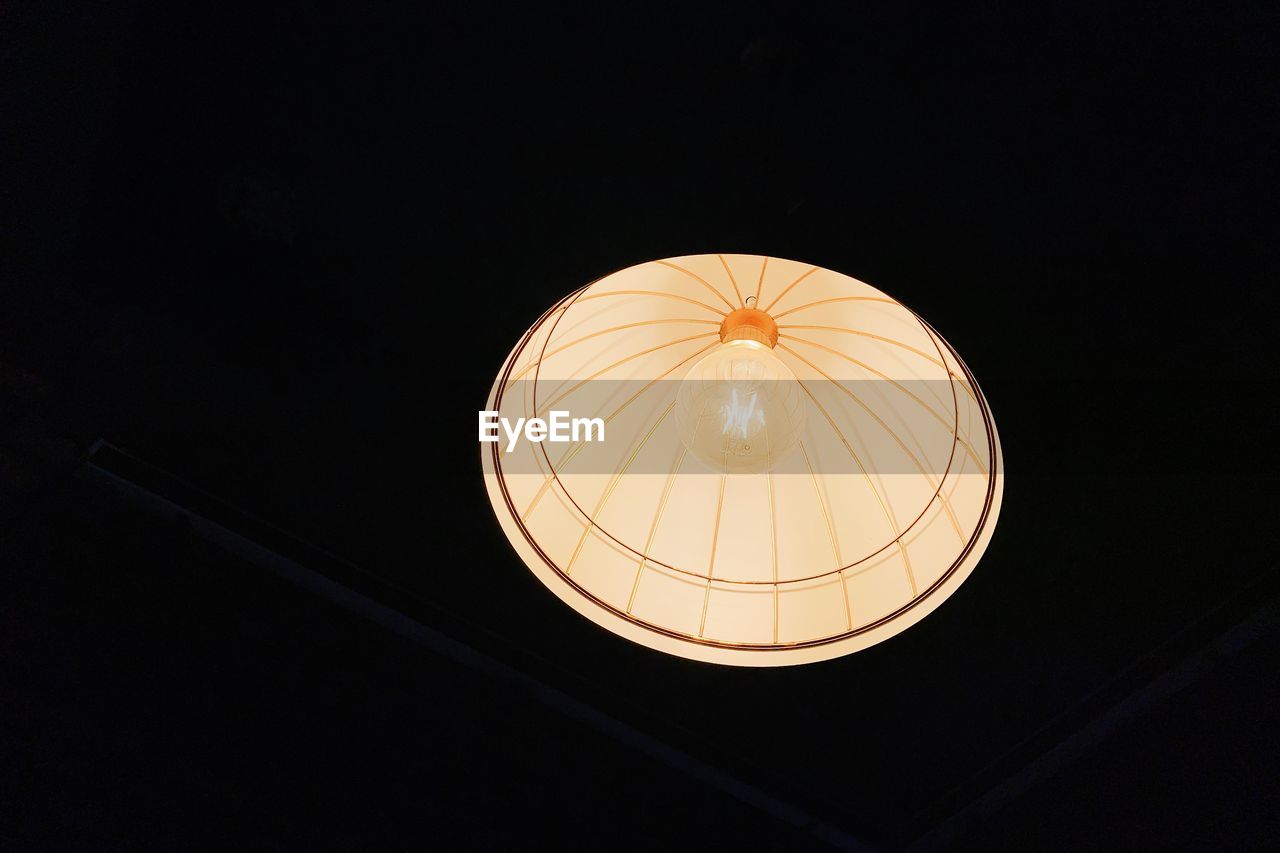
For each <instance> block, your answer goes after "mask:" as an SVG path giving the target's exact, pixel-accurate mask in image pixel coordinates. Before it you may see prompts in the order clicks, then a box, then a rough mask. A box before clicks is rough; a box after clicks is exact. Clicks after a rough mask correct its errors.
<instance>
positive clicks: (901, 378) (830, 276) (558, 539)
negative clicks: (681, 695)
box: [481, 254, 1003, 666]
mask: <svg viewBox="0 0 1280 853" xmlns="http://www.w3.org/2000/svg"><path fill="white" fill-rule="evenodd" d="M486 410H487V411H489V412H492V413H496V415H495V417H498V418H501V419H502V420H503V421H504V422H507V423H524V424H530V423H533V422H535V420H536V421H538V422H541V423H542V425H543V427H545V424H546V422H547V421H549V420H554V419H556V418H559V419H561V421H562V422H561V423H559V426H561V427H563V429H558V430H557V429H556V428H555V427H556V425H554V424H553V425H552V427H551V428H549V429H548V428H540V429H539V430H537V431H534V430H526V432H525V440H523V441H520V440H512V441H506V440H505V439H502V440H497V441H487V442H485V443H482V444H481V459H482V464H483V469H484V476H485V483H486V486H487V488H488V492H489V496H490V500H491V502H492V504H493V508H494V512H495V513H496V514H497V517H498V520H499V522H500V524H501V526H502V529H503V532H504V533H505V534H506V536H507V538H508V539H509V540H510V542H511V544H512V546H513V547H514V548H515V551H516V553H517V554H518V555H519V556H520V558H521V559H522V560H523V562H524V563H525V565H526V566H528V568H529V569H530V570H531V571H532V572H533V573H534V575H535V576H536V577H537V578H538V579H539V580H540V581H541V582H542V583H543V584H545V585H546V586H547V587H548V588H549V589H550V590H551V591H552V592H554V593H555V594H556V595H557V596H558V597H559V598H560V599H561V600H563V601H564V602H565V603H567V604H568V605H569V606H571V607H572V608H574V609H575V610H577V611H578V612H579V613H581V614H582V615H584V616H586V617H587V618H589V619H591V620H592V621H594V622H596V623H597V624H599V625H601V626H603V627H604V628H606V629H608V630H610V631H612V632H613V633H615V634H618V635H620V636H622V637H625V638H627V639H629V640H632V641H634V642H637V643H640V644H643V645H645V646H649V647H651V648H653V649H657V650H660V651H663V652H667V653H670V654H675V655H680V656H683V657H687V658H692V659H695V660H701V661H708V662H713V663H720V664H732V665H740V666H778V665H788V664H798V663H808V662H813V661H818V660H824V659H828V658H833V657H838V656H840V655H844V654H848V653H850V652H854V651H857V650H859V649H863V648H866V647H867V646H870V645H873V644H875V643H877V642H880V641H881V640H884V639H886V638H888V637H891V636H893V635H894V634H896V633H898V632H900V631H903V630H905V629H906V628H908V627H910V626H911V625H912V624H914V623H916V622H917V621H919V620H920V619H921V618H923V617H924V616H925V615H927V614H928V613H929V612H931V611H932V610H933V609H934V608H936V607H938V605H940V604H941V603H942V602H943V601H944V600H945V599H946V598H947V597H948V596H950V595H951V594H952V593H953V592H954V591H955V590H956V589H957V588H958V587H959V585H960V584H961V583H962V582H963V581H964V580H965V578H966V577H968V575H969V573H970V572H971V571H972V570H973V568H974V566H975V565H976V564H977V562H978V560H979V558H980V557H981V556H982V553H983V551H984V550H985V548H986V546H987V543H988V542H989V540H990V538H991V535H992V531H993V529H994V526H995V522H996V517H997V515H998V513H999V509H1000V498H1001V492H1002V488H1003V460H1002V458H1001V453H1000V444H999V439H998V437H997V435H996V429H995V423H994V421H993V420H992V417H991V412H990V409H989V407H988V405H987V402H986V400H985V398H984V397H983V395H982V392H981V390H980V389H979V387H978V384H977V382H976V380H975V379H974V377H973V375H972V374H971V373H970V371H969V369H968V368H967V367H966V366H965V364H964V362H963V361H962V360H961V359H960V356H959V355H958V354H957V353H956V352H955V350H954V349H953V348H952V347H951V346H950V345H949V344H948V343H947V342H946V341H945V340H944V339H943V338H942V336H941V335H939V334H938V333H937V332H936V331H935V330H934V329H933V328H932V327H931V326H929V324H928V323H926V322H925V321H924V320H923V319H921V318H920V317H918V316H917V315H915V314H914V313H913V312H912V311H911V310H910V309H908V308H907V307H905V306H904V305H903V304H902V303H900V302H898V301H897V300H896V299H893V298H892V297H889V296H887V295H886V294H884V293H883V292H881V291H879V290H877V289H875V288H874V287H871V286H870V285H868V284H865V283H863V282H860V281H858V280H856V279H853V278H850V277H849V276H846V275H842V274H840V273H836V272H832V271H830V270H826V269H822V268H820V267H816V266H813V265H810V264H802V263H798V262H795V261H788V260H783V259H779V258H770V257H762V256H757V255H732V254H724V255H695V256H687V257H679V258H668V259H665V260H659V261H652V262H649V263H644V264H639V265H637V266H634V267H629V268H627V269H624V270H620V271H618V272H616V273H613V274H611V275H608V276H605V277H603V278H601V279H598V280H597V281H595V282H593V283H591V284H589V285H587V286H585V287H583V288H581V289H579V290H577V291H575V292H573V293H571V294H569V295H568V296H566V297H565V298H563V299H561V300H560V301H559V302H557V303H556V304H555V305H553V306H551V308H550V309H549V310H548V311H547V312H546V313H545V314H544V315H543V316H542V317H540V318H539V319H538V321H537V322H536V323H534V325H533V326H532V328H530V329H529V330H528V332H526V333H525V334H524V335H523V336H522V337H521V339H520V340H519V341H518V342H516V345H515V347H514V348H513V349H512V351H511V353H510V354H509V355H508V356H507V359H506V361H505V362H504V363H503V365H502V369H501V370H500V371H499V373H498V376H497V378H496V379H495V381H494V384H493V387H492V389H491V391H490V394H489V399H488V404H487V406H486ZM553 413H559V414H554V417H553ZM587 422H592V423H594V424H595V425H597V426H598V429H597V430H596V434H595V435H593V434H592V430H591V429H590V428H589V427H586V428H584V429H582V430H579V429H578V428H577V425H578V424H582V425H584V426H585V425H586V424H587ZM570 423H573V424H574V426H573V428H572V429H570V427H569V424H570ZM530 439H531V440H530Z"/></svg>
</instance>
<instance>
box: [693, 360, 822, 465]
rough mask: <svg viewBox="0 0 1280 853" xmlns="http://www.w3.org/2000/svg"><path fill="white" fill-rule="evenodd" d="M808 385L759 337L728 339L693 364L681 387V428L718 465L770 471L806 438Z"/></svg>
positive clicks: (706, 461) (695, 450) (708, 460)
mask: <svg viewBox="0 0 1280 853" xmlns="http://www.w3.org/2000/svg"><path fill="white" fill-rule="evenodd" d="M802 397H803V391H802V390H801V388H800V385H799V383H798V382H797V381H796V377H795V374H793V373H792V372H791V370H790V369H789V368H788V367H787V366H786V365H785V364H783V363H782V360H781V359H779V358H778V357H777V356H776V355H774V353H773V351H772V350H771V349H770V348H769V346H768V345H766V344H765V343H762V342H761V341H759V340H753V339H736V340H728V341H726V342H724V343H722V344H721V345H720V346H718V347H716V349H715V350H714V351H713V352H712V353H710V354H709V355H707V356H706V357H704V358H703V359H702V360H701V361H699V362H698V363H697V364H695V365H694V366H693V367H692V368H690V370H689V372H688V373H687V374H686V375H685V377H684V380H683V381H682V382H681V383H680V389H679V390H678V391H677V392H676V411H675V415H676V428H677V429H678V430H679V433H680V440H681V441H682V442H684V446H685V447H687V448H688V449H689V452H690V453H692V454H693V455H694V456H695V457H697V458H698V459H699V460H701V461H702V462H703V463H704V464H706V465H707V466H708V467H710V468H711V469H713V470H715V471H723V472H725V473H729V474H755V473H760V472H762V471H768V470H769V469H770V468H772V467H773V466H774V465H775V464H776V463H777V462H778V460H779V459H781V458H782V457H783V456H784V455H785V454H786V453H787V451H789V450H790V449H791V448H792V447H794V446H795V444H796V442H797V441H798V440H799V438H800V428H801V426H802V425H803V424H804V401H803V399H802Z"/></svg>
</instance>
